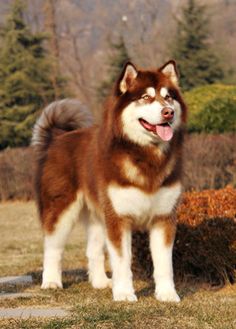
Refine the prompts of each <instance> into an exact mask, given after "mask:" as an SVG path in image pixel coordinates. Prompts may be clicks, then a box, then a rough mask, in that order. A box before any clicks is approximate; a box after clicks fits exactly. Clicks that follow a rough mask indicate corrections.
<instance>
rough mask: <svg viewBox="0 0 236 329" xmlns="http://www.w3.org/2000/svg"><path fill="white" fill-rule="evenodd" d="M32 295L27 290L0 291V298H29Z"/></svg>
mask: <svg viewBox="0 0 236 329" xmlns="http://www.w3.org/2000/svg"><path fill="white" fill-rule="evenodd" d="M32 296H33V295H32V294H31V293H29V292H18V293H10V292H9V293H8V292H2V293H0V299H14V298H30V297H32Z"/></svg>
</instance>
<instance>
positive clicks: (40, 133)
mask: <svg viewBox="0 0 236 329" xmlns="http://www.w3.org/2000/svg"><path fill="white" fill-rule="evenodd" d="M92 124H93V117H92V114H91V113H90V112H89V110H88V109H87V107H86V106H85V105H83V104H82V103H81V102H80V101H78V100H75V99H63V100H61V101H55V102H53V103H51V104H49V105H48V106H47V107H46V108H45V109H44V110H43V112H42V114H41V116H40V117H39V118H38V120H37V122H36V123H35V125H34V128H33V137H32V145H34V146H35V149H36V151H37V153H38V156H39V157H41V156H42V155H43V154H44V153H45V151H46V150H47V148H48V147H49V145H50V143H51V141H52V139H53V137H54V136H55V135H58V134H60V133H63V132H66V131H71V130H75V129H78V128H85V127H89V126H91V125H92Z"/></svg>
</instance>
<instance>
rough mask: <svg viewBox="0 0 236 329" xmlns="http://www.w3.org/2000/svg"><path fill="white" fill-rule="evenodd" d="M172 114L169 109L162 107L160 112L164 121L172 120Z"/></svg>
mask: <svg viewBox="0 0 236 329" xmlns="http://www.w3.org/2000/svg"><path fill="white" fill-rule="evenodd" d="M174 113H175V112H174V110H173V109H171V108H169V107H164V108H163V109H162V111H161V115H162V117H163V118H164V119H165V120H171V119H173V116H174Z"/></svg>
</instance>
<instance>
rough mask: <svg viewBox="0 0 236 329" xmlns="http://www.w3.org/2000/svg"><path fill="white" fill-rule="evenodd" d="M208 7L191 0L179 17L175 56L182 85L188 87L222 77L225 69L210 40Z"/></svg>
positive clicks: (208, 82) (184, 87) (211, 81)
mask: <svg viewBox="0 0 236 329" xmlns="http://www.w3.org/2000/svg"><path fill="white" fill-rule="evenodd" d="M209 36H210V31H209V16H208V14H207V7H206V6H204V5H200V4H198V3H197V2H196V0H188V2H187V5H186V7H184V8H183V9H182V17H181V19H180V20H178V24H177V33H176V36H175V42H174V47H173V48H174V49H173V55H172V57H173V58H175V59H176V61H177V63H178V67H179V70H180V77H181V85H182V87H183V89H185V90H188V89H191V88H193V87H196V86H199V85H205V84H211V83H213V82H215V81H219V80H222V79H223V77H224V73H223V71H222V68H221V66H220V62H219V59H218V57H217V55H216V53H215V52H214V50H213V49H212V48H211V45H210V43H209Z"/></svg>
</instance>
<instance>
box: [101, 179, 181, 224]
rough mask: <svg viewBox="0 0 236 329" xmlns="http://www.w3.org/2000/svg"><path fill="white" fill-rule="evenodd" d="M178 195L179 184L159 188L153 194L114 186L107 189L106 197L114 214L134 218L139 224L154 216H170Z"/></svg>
mask: <svg viewBox="0 0 236 329" xmlns="http://www.w3.org/2000/svg"><path fill="white" fill-rule="evenodd" d="M180 193H181V184H180V183H177V184H175V185H174V186H170V187H161V188H160V189H159V190H158V191H157V192H156V193H154V194H147V193H145V192H142V191H141V190H140V189H138V188H136V187H126V188H124V187H120V186H116V185H110V186H109V187H108V195H109V198H110V200H111V202H112V205H113V208H114V210H115V211H116V213H117V214H118V215H130V216H134V217H135V219H137V221H138V223H140V224H142V221H143V220H144V221H145V220H147V219H150V218H152V217H153V216H155V215H168V214H170V213H171V211H172V210H173V208H174V206H175V205H176V202H177V200H178V198H179V196H180ZM138 223H137V224H138Z"/></svg>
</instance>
